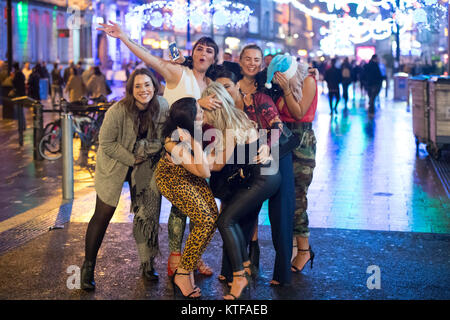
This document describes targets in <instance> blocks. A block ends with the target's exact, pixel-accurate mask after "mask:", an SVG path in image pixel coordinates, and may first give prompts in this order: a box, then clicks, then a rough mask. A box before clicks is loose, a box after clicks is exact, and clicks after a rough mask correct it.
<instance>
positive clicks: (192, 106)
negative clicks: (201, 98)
mask: <svg viewBox="0 0 450 320" xmlns="http://www.w3.org/2000/svg"><path fill="white" fill-rule="evenodd" d="M196 117H197V100H196V99H195V98H191V97H186V98H181V99H179V100H177V101H175V102H174V103H173V104H172V106H171V107H170V110H169V116H168V117H167V120H166V122H165V123H164V126H163V130H162V134H163V137H165V138H167V137H171V136H172V133H173V131H175V130H176V129H177V127H180V128H181V129H186V130H187V131H188V132H189V133H190V135H191V137H193V138H194V137H195V134H194V131H195V128H194V121H195V118H196Z"/></svg>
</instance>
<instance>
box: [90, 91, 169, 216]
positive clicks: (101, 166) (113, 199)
mask: <svg viewBox="0 0 450 320" xmlns="http://www.w3.org/2000/svg"><path fill="white" fill-rule="evenodd" d="M158 101H159V105H160V112H159V114H158V115H156V116H155V118H154V119H153V120H154V123H155V130H157V134H156V136H157V137H158V139H159V140H161V144H162V143H163V138H162V137H161V136H162V134H161V133H162V125H163V123H164V122H165V120H166V117H167V112H168V110H169V105H168V103H167V101H166V99H164V98H163V97H160V96H158ZM150 135H151V132H150V130H149V132H148V137H150ZM136 138H137V136H136V133H135V132H134V129H133V120H132V119H131V118H130V117H129V116H128V115H127V113H126V111H125V106H124V105H123V104H122V103H120V101H119V102H117V103H115V104H114V105H112V106H111V107H110V108H109V110H108V111H107V112H106V114H105V119H104V121H103V124H102V126H101V128H100V133H99V148H98V151H97V163H96V166H95V191H96V192H97V195H98V197H99V198H100V199H101V200H102V201H103V202H104V203H106V204H107V205H110V206H112V207H117V205H118V203H119V198H120V194H121V192H122V187H123V183H124V182H125V178H126V175H127V172H128V168H129V167H131V166H133V165H134V161H135V158H134V155H133V147H134V144H135V143H136Z"/></svg>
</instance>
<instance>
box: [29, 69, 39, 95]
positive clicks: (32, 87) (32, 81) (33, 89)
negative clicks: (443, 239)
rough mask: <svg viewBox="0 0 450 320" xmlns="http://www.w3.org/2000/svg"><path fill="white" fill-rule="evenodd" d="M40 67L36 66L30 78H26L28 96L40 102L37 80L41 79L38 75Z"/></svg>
mask: <svg viewBox="0 0 450 320" xmlns="http://www.w3.org/2000/svg"><path fill="white" fill-rule="evenodd" d="M39 67H40V65H39V64H37V65H36V66H35V67H34V68H33V69H32V71H31V74H30V76H29V77H28V96H30V97H31V98H33V99H35V100H41V97H40V92H39V91H40V90H39V89H40V87H39V80H40V79H41V75H40V68H39Z"/></svg>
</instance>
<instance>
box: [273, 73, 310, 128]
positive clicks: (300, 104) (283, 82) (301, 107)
mask: <svg viewBox="0 0 450 320" xmlns="http://www.w3.org/2000/svg"><path fill="white" fill-rule="evenodd" d="M275 77H276V80H277V81H278V82H279V84H280V86H281V88H282V89H283V92H284V101H285V102H286V106H287V107H288V110H289V113H290V114H291V115H292V116H293V117H295V118H296V119H298V120H300V119H301V118H302V117H303V116H304V115H305V114H306V112H307V111H308V108H309V106H310V105H311V103H312V101H313V100H314V96H315V95H316V82H315V81H314V79H313V78H312V77H306V79H305V81H304V82H303V88H302V100H300V101H297V100H296V99H295V97H294V95H293V94H292V91H291V89H290V87H289V82H288V80H287V79H286V76H285V75H283V74H282V73H280V72H277V73H276V74H275Z"/></svg>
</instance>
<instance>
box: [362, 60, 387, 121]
mask: <svg viewBox="0 0 450 320" xmlns="http://www.w3.org/2000/svg"><path fill="white" fill-rule="evenodd" d="M378 63H379V61H378V56H377V55H376V54H374V55H373V56H372V58H371V59H370V61H369V63H368V64H367V69H366V76H367V90H368V95H369V115H373V114H375V99H376V98H377V96H378V94H379V93H380V90H381V85H382V83H383V75H382V74H381V70H380V66H379V65H378Z"/></svg>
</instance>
